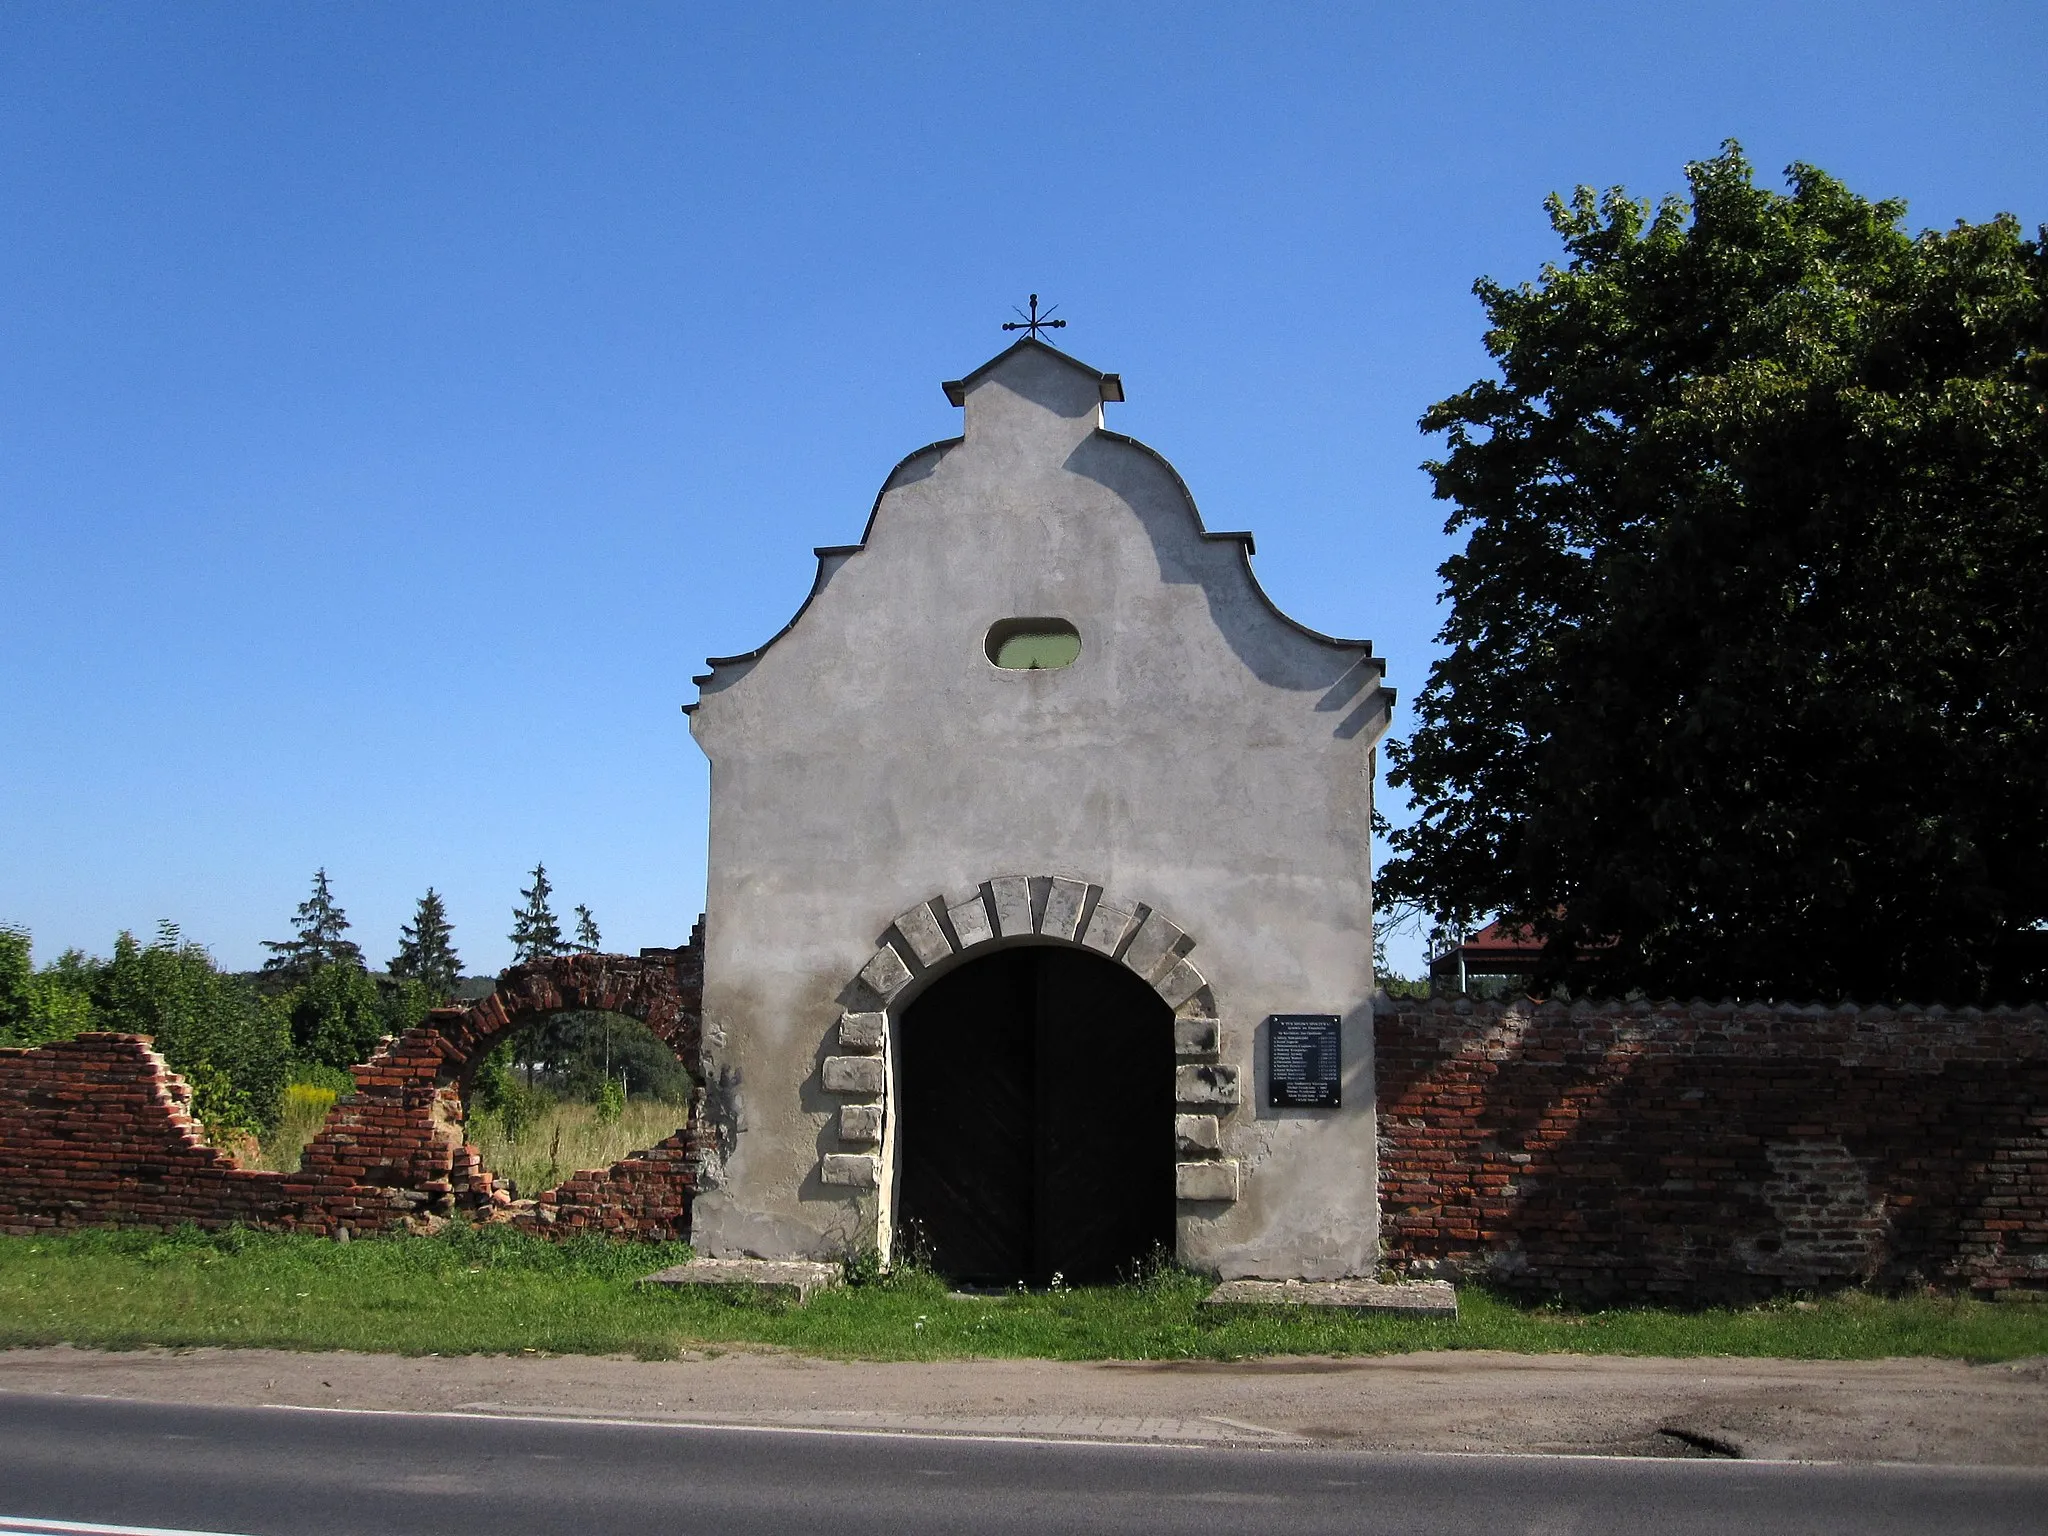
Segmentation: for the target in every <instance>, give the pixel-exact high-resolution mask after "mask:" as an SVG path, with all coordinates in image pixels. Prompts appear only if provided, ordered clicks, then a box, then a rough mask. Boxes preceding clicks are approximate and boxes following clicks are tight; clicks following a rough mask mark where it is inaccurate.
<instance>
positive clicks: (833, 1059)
mask: <svg viewBox="0 0 2048 1536" xmlns="http://www.w3.org/2000/svg"><path fill="white" fill-rule="evenodd" d="M824 1078H825V1091H826V1092H827V1093H860V1094H879V1093H881V1092H882V1090H883V1087H884V1085H885V1084H886V1082H887V1076H886V1074H885V1073H884V1071H883V1067H882V1058H881V1057H879V1056H827V1057H826V1058H825V1070H824Z"/></svg>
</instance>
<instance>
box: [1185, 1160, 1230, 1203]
mask: <svg viewBox="0 0 2048 1536" xmlns="http://www.w3.org/2000/svg"><path fill="white" fill-rule="evenodd" d="M1238 1185H1239V1179H1238V1170H1237V1159H1236V1158H1232V1157H1226V1158H1220V1159H1218V1160H1216V1161H1214V1162H1207V1163H1175V1164H1174V1165H1173V1192H1174V1194H1175V1196H1176V1197H1178V1198H1179V1199H1182V1200H1211V1201H1214V1200H1235V1199H1236V1198H1237V1196H1238Z"/></svg>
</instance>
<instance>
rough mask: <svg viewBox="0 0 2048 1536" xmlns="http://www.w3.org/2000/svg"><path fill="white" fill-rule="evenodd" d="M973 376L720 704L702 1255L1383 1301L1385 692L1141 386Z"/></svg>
mask: <svg viewBox="0 0 2048 1536" xmlns="http://www.w3.org/2000/svg"><path fill="white" fill-rule="evenodd" d="M945 389H946V393H947V395H948V397H949V398H950V399H951V401H952V403H953V404H954V405H956V406H959V407H961V408H962V410H963V411H964V414H965V422H964V429H963V433H962V435H961V436H960V437H957V438H952V439H949V440H947V441H945V442H940V443H935V444H932V445H931V446H929V447H926V448H922V449H919V450H918V451H917V452H915V453H913V454H911V455H910V456H909V457H908V458H906V459H904V460H903V461H902V462H901V463H900V464H898V465H897V466H896V468H895V470H894V471H893V472H892V473H891V474H890V475H889V477H888V479H887V481H886V483H885V484H884V485H883V487H882V491H881V494H880V495H879V496H878V497H877V499H876V502H875V506H874V509H873V512H872V514H871V515H870V517H869V519H868V524H867V528H866V531H865V532H864V534H863V535H862V539H861V542H860V543H859V544H855V545H846V546H842V547H833V548H826V549H820V550H818V551H817V556H818V573H817V579H816V582H815V584H814V586H813V587H812V590H811V593H810V596H809V597H808V598H807V599H806V601H805V602H804V604H803V606H802V607H801V608H800V609H799V611H798V612H797V614H796V616H795V617H794V618H793V619H791V621H790V622H789V624H788V625H787V626H785V627H784V629H783V630H782V632H781V633H780V634H778V635H776V636H775V637H774V638H773V639H771V640H770V641H769V642H768V643H767V644H765V645H763V646H761V647H760V648H759V649H757V650H753V651H749V652H747V653H745V654H744V655H738V656H726V657H715V658H713V659H712V660H711V661H710V663H709V671H708V672H707V674H706V675H704V676H703V677H700V678H698V679H697V682H698V685H699V688H700V696H699V699H698V701H697V703H696V704H695V705H693V706H690V708H691V710H692V721H691V725H692V731H693V734H694V735H695V737H696V740H697V742H698V743H699V745H700V746H701V747H702V749H703V750H704V752H705V754H706V755H707V756H708V757H709V759H710V763H711V828H710V851H709V885H708V891H707V900H706V921H705V948H704V1014H703V1027H704V1054H703V1062H702V1069H703V1073H704V1078H705V1087H706V1102H707V1113H708V1118H709V1122H710V1124H711V1126H712V1127H713V1128H714V1130H715V1138H714V1139H715V1148H713V1149H711V1150H707V1152H706V1153H705V1154H704V1156H705V1166H704V1168H703V1171H702V1181H703V1188H702V1189H701V1191H700V1193H699V1194H698V1196H697V1199H696V1202H695V1206H694V1210H693V1216H692V1225H693V1240H694V1242H695V1244H696V1246H697V1250H698V1252H699V1253H701V1254H704V1255H706V1256H708V1257H714V1258H720V1257H724V1258H736V1257H748V1256H751V1257H758V1258H835V1257H840V1256H843V1255H846V1254H848V1253H856V1252H861V1251H866V1250H871V1249H872V1250H879V1252H880V1253H881V1254H882V1255H883V1256H884V1257H885V1258H887V1257H896V1258H900V1257H904V1256H906V1255H914V1256H916V1257H918V1258H919V1259H921V1260H922V1261H923V1262H926V1263H929V1264H931V1265H932V1266H933V1267H935V1268H937V1269H939V1270H941V1271H942V1272H944V1273H946V1274H949V1275H951V1276H954V1277H955V1278H957V1279H960V1280H962V1281H971V1282H984V1283H997V1284H1009V1283H1013V1282H1015V1281H1019V1280H1022V1281H1026V1282H1029V1283H1045V1282H1047V1281H1049V1280H1050V1279H1051V1278H1052V1277H1053V1276H1054V1275H1056V1274H1057V1275H1059V1276H1062V1277H1063V1278H1064V1279H1065V1280H1066V1281H1068V1282H1069V1283H1081V1282H1084V1281H1093V1280H1103V1279H1111V1278H1115V1277H1116V1276H1118V1275H1120V1274H1126V1273H1129V1272H1130V1271H1131V1269H1132V1268H1133V1267H1134V1266H1136V1265H1140V1264H1142V1263H1144V1262H1145V1261H1147V1260H1148V1259H1150V1258H1153V1257H1155V1256H1156V1255H1158V1254H1160V1253H1162V1252H1170V1253H1171V1254H1172V1255H1174V1256H1176V1257H1178V1258H1179V1259H1180V1260H1181V1261H1182V1262H1184V1263H1186V1264H1189V1265H1191V1266H1193V1267H1196V1268H1200V1269H1204V1270H1208V1271H1211V1272H1215V1273H1219V1274H1221V1275H1222V1276H1224V1277H1225V1278H1235V1277H1246V1276H1258V1277H1270V1278H1303V1279H1327V1278H1336V1277H1341V1276H1349V1275H1360V1274H1370V1273H1372V1271H1373V1268H1374V1261H1375V1255H1376V1242H1377V1237H1378V1232H1377V1209H1376V1197H1375V1187H1376V1186H1375V1168H1374V1146H1375V1116H1374V1103H1373V1070H1372V1059H1371V1053H1372V1018H1371V1006H1372V1004H1371V998H1372V992H1373V974H1372V897H1371V881H1370V834H1371V810H1372V757H1371V754H1372V749H1373V746H1374V743H1375V742H1376V741H1377V739H1378V737H1379V736H1380V734H1381V733H1382V732H1383V731H1384V730H1385V728H1386V725H1387V720H1388V713H1389V710H1390V708H1391V705H1392V694H1391V693H1390V692H1389V691H1388V690H1387V688H1386V687H1385V686H1384V685H1383V682H1382V676H1383V672H1384V668H1383V665H1382V664H1381V662H1380V661H1379V660H1377V659H1376V658H1375V657H1374V656H1373V654H1372V648H1371V646H1370V645H1369V644H1368V643H1367V642H1364V641H1358V640H1338V639H1333V638H1331V637H1329V636H1326V635H1321V634H1318V633H1316V632H1314V631H1313V630H1310V629H1307V628H1305V627H1303V626H1302V625H1300V624H1297V623H1295V622H1294V621H1293V620H1291V619H1289V618H1287V617H1286V616H1285V615H1284V614H1282V613H1281V612H1280V611H1279V610H1278V609H1277V608H1276V607H1275V606H1274V605H1273V604H1272V602H1271V601H1270V600H1268V598H1267V597H1266V596H1265V594H1264V593H1263V592H1262V591H1261V590H1260V588H1259V585H1258V583H1257V581H1256V579H1255V578H1254V576H1253V574H1252V569H1251V555H1252V538H1251V535H1250V534H1248V533H1215V532H1208V531H1206V530H1205V529H1204V528H1203V526H1202V522H1201V518H1200V515H1199V514H1198V513H1197V511H1196V509H1195V505H1194V502H1193V501H1192V499H1191V498H1190V496H1189V494H1188V491H1187V489H1186V487H1185V486H1184V485H1183V484H1182V482H1181V479H1180V477H1179V476H1178V475H1177V474H1176V473H1175V472H1174V470H1173V468H1172V467H1171V466H1170V465H1169V464H1168V463H1167V462H1166V460H1165V459H1163V458H1161V457H1160V456H1159V455H1158V454H1156V453H1154V452H1153V451H1152V450H1151V449H1149V448H1147V447H1145V446H1144V445H1142V444H1140V443H1138V442H1136V441H1134V440H1132V439H1131V438H1128V437H1124V436H1122V435H1120V434H1118V433H1115V432H1112V431H1109V430H1107V429H1106V428H1105V427H1104V425H1103V407H1104V404H1105V403H1107V402H1115V401H1119V400H1121V399H1122V398H1123V390H1122V384H1121V381H1120V380H1119V379H1118V377H1117V376H1116V375H1115V374H1105V373H1100V372H1097V371H1096V370H1095V369H1093V368H1090V367H1088V366H1086V365H1085V364H1083V363H1081V362H1079V361H1077V360H1076V359H1074V358H1072V357H1069V356H1067V355H1066V354H1065V353H1063V352H1060V351H1058V350H1056V349H1054V348H1052V347H1050V346H1047V345H1045V344H1044V343H1043V342H1040V341H1037V340H1035V339H1028V338H1027V339H1025V340H1021V341H1019V342H1018V343H1017V344H1016V345H1015V346H1013V347H1011V348H1009V349H1008V350H1007V351H1005V352H1003V353H1001V354H1000V355H999V356H997V357H996V358H994V359H992V360H991V361H990V362H988V363H987V364H985V365H984V366H983V367H981V368H980V369H978V370H976V371H975V372H974V373H972V374H970V375H968V376H967V377H966V378H964V379H961V380H958V381H957V382H954V383H949V384H947V385H946V386H945Z"/></svg>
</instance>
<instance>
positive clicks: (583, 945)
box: [576, 902, 604, 955]
mask: <svg viewBox="0 0 2048 1536" xmlns="http://www.w3.org/2000/svg"><path fill="white" fill-rule="evenodd" d="M576 948H577V950H578V951H579V952H580V953H582V954H586V955H594V954H596V953H598V951H600V950H601V949H603V948H604V936H603V935H602V934H600V933H599V932H598V931H597V919H596V918H595V917H594V916H592V915H591V911H590V908H588V907H586V906H584V905H583V904H582V903H581V902H578V903H577V905H576Z"/></svg>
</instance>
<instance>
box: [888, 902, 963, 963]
mask: <svg viewBox="0 0 2048 1536" xmlns="http://www.w3.org/2000/svg"><path fill="white" fill-rule="evenodd" d="M892 926H893V927H894V928H895V929H896V931H897V932H898V933H900V934H902V935H903V937H904V939H905V940H906V941H908V943H909V945H910V952H911V953H912V954H914V955H916V956H917V963H918V964H919V965H923V966H932V965H937V964H938V963H939V962H940V961H941V960H943V959H945V958H946V956H948V955H950V954H951V953H953V941H952V940H951V939H949V938H947V937H946V930H945V929H943V928H941V927H940V926H939V920H938V919H937V918H936V917H934V916H932V909H931V904H930V903H929V902H922V901H921V902H919V903H918V904H917V905H916V906H914V907H912V908H911V909H910V910H909V911H908V912H905V913H902V914H901V915H899V916H898V917H897V918H896V919H895V921H894V923H893V925H892Z"/></svg>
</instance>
